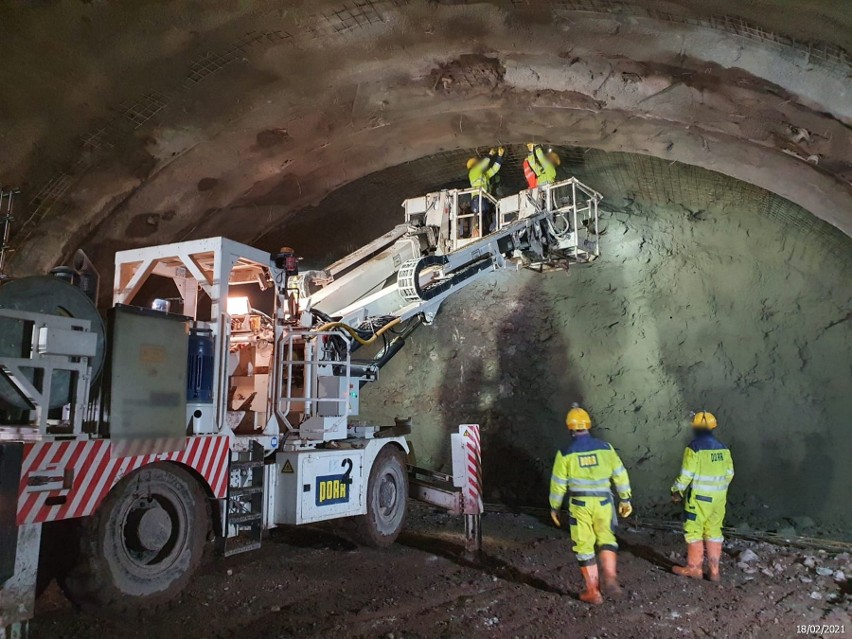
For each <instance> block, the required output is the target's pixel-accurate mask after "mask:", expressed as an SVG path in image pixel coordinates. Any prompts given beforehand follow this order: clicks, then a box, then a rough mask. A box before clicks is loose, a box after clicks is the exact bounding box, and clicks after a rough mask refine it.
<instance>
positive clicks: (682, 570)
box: [672, 541, 704, 579]
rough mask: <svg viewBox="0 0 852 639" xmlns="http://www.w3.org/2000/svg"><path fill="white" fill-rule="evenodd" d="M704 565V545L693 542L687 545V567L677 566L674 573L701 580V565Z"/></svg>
mask: <svg viewBox="0 0 852 639" xmlns="http://www.w3.org/2000/svg"><path fill="white" fill-rule="evenodd" d="M703 563H704V543H703V542H700V541H693V542H692V543H690V544H687V545H686V566H675V567H674V568H672V572H673V573H674V574H676V575H680V576H681V577H692V578H693V579H701V578H702V577H703V574H702V572H701V565H702V564H703Z"/></svg>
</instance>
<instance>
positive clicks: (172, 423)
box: [108, 307, 189, 440]
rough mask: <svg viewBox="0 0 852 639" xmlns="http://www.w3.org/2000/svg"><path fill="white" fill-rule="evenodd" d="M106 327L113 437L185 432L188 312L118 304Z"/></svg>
mask: <svg viewBox="0 0 852 639" xmlns="http://www.w3.org/2000/svg"><path fill="white" fill-rule="evenodd" d="M111 320H112V322H111V328H112V330H111V332H110V378H109V379H110V389H109V416H108V420H109V434H110V437H111V438H112V439H113V440H140V439H162V438H169V439H181V438H183V437H184V436H185V434H186V426H187V424H186V367H187V363H186V362H187V351H188V348H189V346H188V344H189V337H188V334H189V323H188V321H187V320H186V318H183V317H179V316H178V317H176V316H167V315H164V314H154V313H153V312H150V311H149V312H145V311H142V310H136V309H131V308H126V307H125V308H121V307H117V308H115V309H113V311H112V317H111Z"/></svg>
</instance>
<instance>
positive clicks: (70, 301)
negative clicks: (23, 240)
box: [0, 275, 104, 409]
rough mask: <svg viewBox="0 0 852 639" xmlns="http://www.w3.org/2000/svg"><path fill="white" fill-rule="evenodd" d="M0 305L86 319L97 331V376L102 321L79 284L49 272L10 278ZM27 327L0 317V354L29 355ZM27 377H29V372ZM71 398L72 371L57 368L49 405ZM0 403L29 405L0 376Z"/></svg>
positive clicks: (1, 290) (0, 289)
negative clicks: (66, 280)
mask: <svg viewBox="0 0 852 639" xmlns="http://www.w3.org/2000/svg"><path fill="white" fill-rule="evenodd" d="M0 308H5V309H12V310H19V311H29V312H31V313H46V314H48V315H58V316H60V317H73V318H75V319H85V320H89V322H91V331H92V333H94V334H95V335H97V350H96V353H95V357H94V358H92V360H91V365H92V379H93V380H94V379H97V377H98V375H99V374H100V372H101V366H102V364H103V361H104V324H103V321H101V317H100V315H99V314H98V311H97V309H96V308H95V305H94V304H93V303H92V302H91V300H90V299H89V298H88V297H86V294H85V293H84V292H83V291H81V290H80V289H79V288H77V287H76V286H73V285H72V284H68V283H67V282H63V281H62V280H60V279H59V278H57V277H53V276H48V275H43V276H36V277H24V278H21V279H19V280H12V281H11V282H9V283H8V284H4V285H3V286H0ZM28 330H31V327H30V326H29V325H28V324H27V323H26V322H18V321H15V320H10V319H4V320H0V356H6V357H22V356H23V357H28V356H29V353H27V352H25V351H26V350H27V349H28V348H29V345H30V334H29V333H28V332H27V331H28ZM81 337H82V336H81ZM82 338H83V339H86V338H85V337H82ZM29 379H30V380H31V379H32V377H31V375H30V377H29ZM70 399H71V374H70V373H68V372H67V371H57V372H56V374H55V375H54V379H53V386H52V389H51V401H50V407H51V408H56V407H58V406H62V405H63V404H67V403H68V402H69V401H70ZM0 406H4V407H14V408H23V409H29V408H30V407H29V405H28V404H27V402H26V401H25V400H24V399H23V398H22V397H21V396H20V394H19V393H18V392H17V391H16V390H15V389H14V387H13V386H12V385H11V384H10V383H9V382H8V381H7V380H5V379H0Z"/></svg>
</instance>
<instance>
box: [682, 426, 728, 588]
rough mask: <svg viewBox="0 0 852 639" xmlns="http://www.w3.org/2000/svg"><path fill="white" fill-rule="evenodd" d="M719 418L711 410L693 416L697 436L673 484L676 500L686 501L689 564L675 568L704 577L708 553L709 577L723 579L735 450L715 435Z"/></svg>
mask: <svg viewBox="0 0 852 639" xmlns="http://www.w3.org/2000/svg"><path fill="white" fill-rule="evenodd" d="M715 428H716V417H715V416H714V415H713V414H712V413H708V412H707V411H701V412H700V413H696V414H695V415H694V416H693V418H692V432H693V439H692V441H691V442H690V443H689V446H687V447H686V450H685V451H684V453H683V464H682V465H681V470H680V475H678V477H677V479H675V483H674V485H673V486H672V489H671V493H672V501H673V502H674V503H680V502H682V501H684V495H686V497H685V505H684V511H685V512H684V514H685V519H684V521H683V532H684V537H685V538H686V544H687V545H686V548H687V561H686V566H675V567H674V568H673V569H672V571H673V572H674V573H675V574H677V575H681V576H683V577H692V578H694V579H701V576H702V567H703V564H704V555H705V552H706V555H707V568H708V571H707V572H708V578H709V579H710V581H719V580H720V579H721V577H720V575H719V560H720V559H721V557H722V542H723V541H724V538H723V536H722V524H723V522H724V519H725V504H726V502H727V496H728V485H729V484H730V483H731V480H732V479H733V478H734V462H733V460H732V459H731V451H730V450H728V448H727V447H726V446H725V445H724V444H723V443H722V442H720V441H719V440H718V439H716V437H715V436H714V434H713V430H714V429H715Z"/></svg>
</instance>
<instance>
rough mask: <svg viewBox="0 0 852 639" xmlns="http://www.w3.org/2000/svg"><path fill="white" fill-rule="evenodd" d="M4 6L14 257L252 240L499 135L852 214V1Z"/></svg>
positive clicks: (323, 0) (851, 226)
mask: <svg viewBox="0 0 852 639" xmlns="http://www.w3.org/2000/svg"><path fill="white" fill-rule="evenodd" d="M794 10H795V16H796V18H795V19H786V20H785V19H784V16H785V15H786V14H787V12H790V13H791V14H792V12H793V11H794ZM2 11H3V13H2V14H0V18H3V24H6V25H8V29H7V35H6V37H4V38H3V39H2V40H0V56H2V58H3V60H4V65H3V66H4V68H3V69H2V70H0V72H4V73H5V74H6V75H4V76H2V77H3V79H4V80H5V82H4V84H5V85H11V86H15V87H16V90H15V91H9V92H4V93H3V95H2V96H0V114H2V115H0V143H2V145H3V149H4V153H3V155H2V157H0V182H2V183H3V184H6V185H9V184H11V185H15V186H20V187H22V188H23V190H24V193H23V195H22V197H21V199H20V202H21V209H20V210H19V222H18V225H17V226H16V229H15V234H14V235H13V242H14V246H15V248H16V249H17V251H16V254H15V255H14V261H13V265H12V266H13V268H14V269H15V270H16V272H18V273H26V272H30V271H32V270H38V271H42V270H44V269H46V268H49V267H52V266H54V265H55V264H56V263H57V262H58V261H59V260H61V259H62V258H63V257H64V256H67V255H69V254H71V253H73V251H74V250H75V249H76V248H78V247H79V246H80V245H81V244H82V245H85V246H86V247H87V249H89V250H91V251H92V252H94V253H101V254H103V255H104V256H106V255H109V254H110V253H111V252H112V251H113V250H115V249H118V248H127V247H129V246H138V245H143V244H149V243H164V242H171V241H175V240H178V239H193V238H198V237H204V236H209V235H215V234H225V235H228V236H231V237H232V238H234V239H237V240H240V241H247V242H251V241H253V240H255V239H256V238H257V237H258V236H259V235H261V234H262V233H264V231H265V229H266V227H268V226H270V225H277V224H280V223H282V222H284V221H286V220H287V219H288V218H289V217H292V216H293V215H294V214H295V212H296V211H298V210H300V209H302V208H304V207H305V206H310V205H315V204H317V203H318V202H319V201H320V200H321V199H322V198H323V197H324V196H325V195H327V194H328V193H330V192H332V191H334V190H335V189H336V188H339V187H340V186H341V185H344V184H347V183H349V182H351V181H353V180H355V179H357V178H359V177H361V176H364V175H368V174H370V173H373V172H375V171H379V170H382V169H384V168H387V167H391V166H396V165H398V164H402V163H406V162H409V161H412V160H416V159H417V158H420V157H424V156H427V155H431V154H434V153H438V152H441V151H445V150H453V149H459V148H469V147H473V146H476V145H488V146H490V145H491V144H493V143H494V141H495V140H497V141H500V142H502V143H516V144H520V143H523V142H526V141H527V140H528V139H536V140H554V139H556V140H559V141H560V142H562V143H565V144H574V145H582V146H585V147H591V148H596V149H602V150H607V151H625V152H635V153H643V154H647V155H653V156H657V157H661V158H665V159H666V160H667V161H678V162H683V163H687V164H693V165H697V166H703V167H705V168H710V169H713V170H717V171H720V172H723V173H726V174H728V175H731V176H734V177H737V178H739V179H742V180H744V181H746V182H750V183H754V184H757V185H760V186H761V187H763V188H765V189H768V190H770V191H773V192H776V193H779V194H781V195H783V196H784V197H786V198H788V199H790V200H792V201H795V202H797V203H799V204H800V205H802V206H804V207H805V208H806V209H807V210H809V211H810V212H811V213H813V214H814V215H816V216H818V217H822V218H823V219H825V220H828V221H829V222H830V223H832V224H834V225H836V226H837V227H839V228H842V229H844V230H846V231H847V232H850V231H852V218H850V216H849V211H850V210H852V186H850V179H852V175H850V167H852V146H850V136H849V125H850V121H851V120H850V117H852V114H850V112H849V104H850V100H849V99H848V97H849V96H848V78H847V75H848V57H847V56H846V54H845V53H844V51H843V47H845V46H848V33H849V30H848V20H849V17H848V12H843V11H842V10H841V9H839V8H837V7H826V6H825V3H819V2H807V3H805V2H800V3H797V4H796V5H795V7H793V6H792V5H790V4H789V3H788V2H786V0H773V1H770V0H763V1H761V2H755V3H735V2H722V3H715V4H714V5H713V6H712V7H711V6H705V5H704V4H703V3H699V2H696V1H695V0H683V1H681V2H659V1H652V0H647V1H641V2H635V3H627V2H626V3H617V4H615V5H613V3H611V2H607V1H606V0H594V1H592V0H589V1H586V2H574V3H572V2H540V3H539V2H535V3H519V2H513V1H510V0H499V1H498V0H495V1H494V2H480V3H456V2H446V3H444V2H438V3H421V2H395V1H394V2H391V1H390V0H388V1H381V0H372V1H371V2H363V3H357V6H356V5H353V4H352V3H341V2H337V1H336V0H320V1H316V2H311V3H307V2H296V3H288V5H287V6H286V7H284V6H282V5H281V3H279V2H272V1H270V0H267V1H263V0H257V1H255V2H242V3H234V2H215V3H213V2H211V3H206V4H205V5H204V7H203V8H200V7H196V6H195V5H194V4H189V5H187V4H184V3H167V4H165V5H164V4H162V3H156V4H154V3H151V4H149V3H145V2H140V3H132V4H130V5H124V4H118V5H116V4H111V3H94V2H93V3H67V4H66V3H52V4H51V3H48V4H43V5H40V6H39V7H38V8H37V9H32V10H28V11H16V10H15V9H14V8H3V9H2ZM728 11H729V12H730V15H726V12H728ZM761 25H764V26H763V30H761V29H760V28H759V27H760V26H761ZM747 26H748V27H749V29H751V30H750V31H749V30H746V27H747ZM752 27H753V28H752ZM767 29H768V31H767ZM773 29H776V30H778V31H779V32H778V33H775V32H774V31H773ZM784 38H787V39H786V40H785V39H784ZM791 39H792V40H791ZM793 40H795V42H794V41H793ZM811 41H817V43H818V44H815V45H811V44H809V43H810V42H811ZM33 50H38V53H39V55H38V56H35V55H32V51H33ZM69 51H73V53H74V55H68V52H69ZM35 105H37V107H36V106H35ZM446 178H448V175H444V176H443V179H446ZM438 181H441V180H440V179H439V180H438ZM106 261H107V262H108V261H109V260H108V259H107V260H106Z"/></svg>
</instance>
